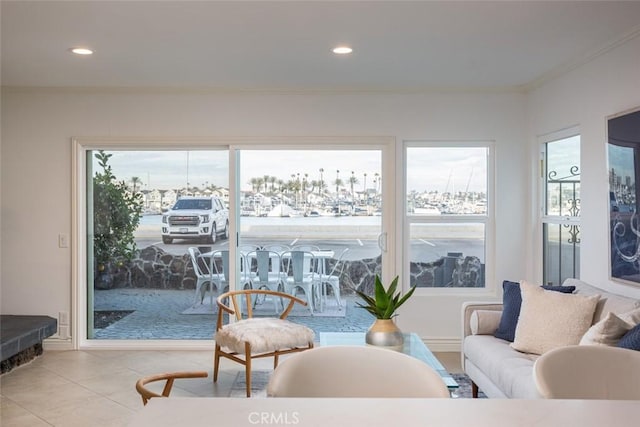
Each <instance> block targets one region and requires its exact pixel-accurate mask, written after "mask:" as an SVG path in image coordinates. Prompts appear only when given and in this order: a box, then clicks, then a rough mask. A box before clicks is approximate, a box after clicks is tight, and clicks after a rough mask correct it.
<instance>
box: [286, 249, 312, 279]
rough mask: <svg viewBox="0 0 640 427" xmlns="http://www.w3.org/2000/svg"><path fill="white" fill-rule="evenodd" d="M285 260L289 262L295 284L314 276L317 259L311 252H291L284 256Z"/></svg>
mask: <svg viewBox="0 0 640 427" xmlns="http://www.w3.org/2000/svg"><path fill="white" fill-rule="evenodd" d="M282 259H283V260H288V261H289V263H288V265H289V271H290V273H291V276H292V277H293V280H294V282H299V283H300V282H302V281H303V280H304V279H305V278H306V277H309V276H313V275H314V274H315V270H314V269H313V266H314V265H315V257H314V256H313V254H312V253H311V252H307V251H298V250H291V251H288V252H285V253H283V254H282Z"/></svg>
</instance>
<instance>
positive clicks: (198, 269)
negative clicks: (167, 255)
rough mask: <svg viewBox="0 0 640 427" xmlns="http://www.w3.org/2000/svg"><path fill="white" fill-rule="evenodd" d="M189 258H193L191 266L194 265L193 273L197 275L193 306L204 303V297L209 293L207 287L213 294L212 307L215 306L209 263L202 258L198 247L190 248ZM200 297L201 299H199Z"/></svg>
mask: <svg viewBox="0 0 640 427" xmlns="http://www.w3.org/2000/svg"><path fill="white" fill-rule="evenodd" d="M187 251H188V252H189V257H190V258H191V264H192V265H193V272H194V274H195V275H196V296H195V301H194V302H193V304H194V305H195V304H198V300H199V302H200V304H202V302H203V301H204V295H205V293H206V292H207V288H206V285H207V284H208V285H209V292H210V293H211V295H210V296H211V305H213V283H212V282H211V271H210V270H209V264H208V262H207V261H206V260H205V259H204V258H203V257H202V253H201V252H200V249H199V248H197V247H190V248H189V249H188V250H187ZM198 297H199V298H198Z"/></svg>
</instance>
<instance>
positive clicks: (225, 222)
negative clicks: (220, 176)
mask: <svg viewBox="0 0 640 427" xmlns="http://www.w3.org/2000/svg"><path fill="white" fill-rule="evenodd" d="M218 236H221V237H222V238H224V239H228V238H229V210H228V209H227V208H226V207H225V206H224V204H223V203H222V201H221V200H220V199H219V198H218V197H181V198H180V199H178V201H176V203H175V204H174V205H173V207H172V208H171V209H170V210H169V211H168V212H166V213H165V214H163V215H162V242H163V243H166V244H169V243H172V242H173V239H197V240H204V241H205V242H206V243H215V242H216V240H217V238H218Z"/></svg>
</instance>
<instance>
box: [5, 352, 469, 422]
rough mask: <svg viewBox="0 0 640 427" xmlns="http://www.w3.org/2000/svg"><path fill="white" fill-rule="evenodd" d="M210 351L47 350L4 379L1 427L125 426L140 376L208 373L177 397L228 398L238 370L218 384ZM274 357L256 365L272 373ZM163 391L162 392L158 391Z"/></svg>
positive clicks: (227, 366)
mask: <svg viewBox="0 0 640 427" xmlns="http://www.w3.org/2000/svg"><path fill="white" fill-rule="evenodd" d="M436 356H437V357H438V359H440V361H441V362H442V364H443V365H444V366H445V367H446V368H447V369H448V370H449V371H450V372H460V355H459V353H436ZM212 358H213V357H212V352H211V351H120V350H90V351H46V352H45V354H44V355H42V356H40V357H39V358H37V359H35V360H34V361H32V362H30V363H28V364H26V365H23V366H20V367H18V368H16V369H14V370H12V371H11V372H8V373H6V374H4V375H2V376H1V377H0V403H1V410H0V425H1V426H2V427H38V426H65V427H66V426H70V427H74V426H78V427H87V426H100V427H106V426H114V427H115V426H126V425H127V423H128V422H129V419H130V418H131V416H132V415H133V414H134V413H135V412H136V411H139V410H140V409H141V408H142V401H141V399H140V395H139V394H138V393H137V392H136V390H135V382H136V380H137V379H138V378H140V377H142V376H145V375H149V374H155V373H162V372H170V371H182V370H184V371H192V370H198V371H200V370H201V371H207V372H209V377H208V378H196V379H185V380H177V381H176V383H175V385H174V387H173V392H172V394H171V395H172V396H200V397H212V396H219V397H226V396H228V395H229V392H230V390H231V386H232V384H233V381H234V380H235V378H236V374H237V372H238V371H240V370H241V369H242V367H241V366H240V365H238V364H237V363H234V362H231V361H228V360H222V361H221V372H220V375H219V377H218V382H217V383H216V384H214V383H213V378H212ZM272 364H273V360H272V359H261V360H256V361H254V365H253V366H254V369H256V370H257V369H270V368H271V367H272V366H273V365H272ZM158 391H160V390H158Z"/></svg>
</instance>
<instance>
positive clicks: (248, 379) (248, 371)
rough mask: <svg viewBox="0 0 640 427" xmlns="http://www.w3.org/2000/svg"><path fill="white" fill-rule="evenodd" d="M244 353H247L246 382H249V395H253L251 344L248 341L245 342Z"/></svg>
mask: <svg viewBox="0 0 640 427" xmlns="http://www.w3.org/2000/svg"><path fill="white" fill-rule="evenodd" d="M244 355H245V371H244V376H245V383H246V384H247V397H251V345H250V344H249V343H248V342H245V343H244Z"/></svg>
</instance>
